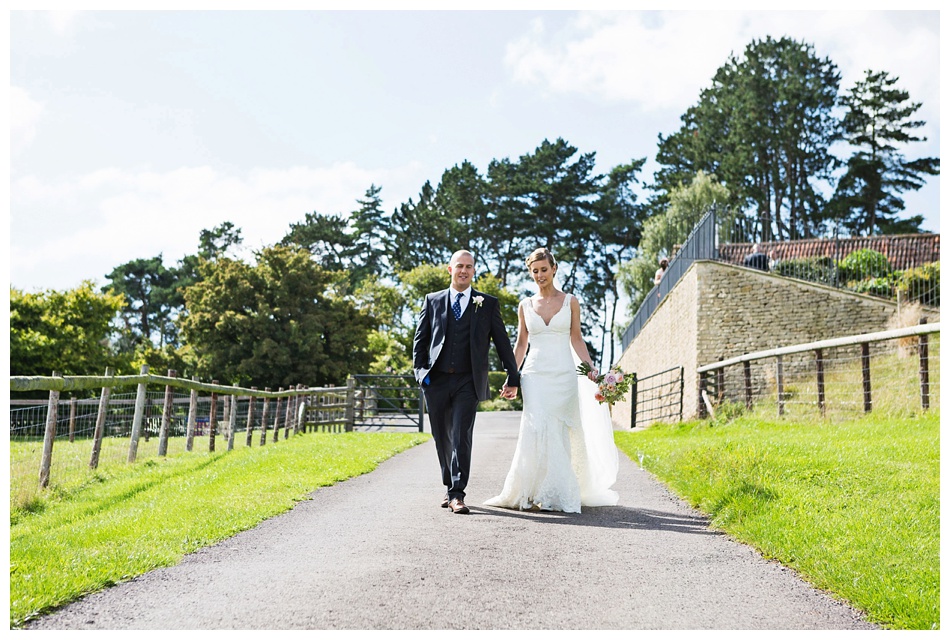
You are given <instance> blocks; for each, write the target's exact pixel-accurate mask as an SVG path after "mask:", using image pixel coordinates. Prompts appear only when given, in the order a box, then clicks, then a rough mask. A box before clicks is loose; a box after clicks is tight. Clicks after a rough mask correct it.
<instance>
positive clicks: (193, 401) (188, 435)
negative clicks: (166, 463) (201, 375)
mask: <svg viewBox="0 0 950 640" xmlns="http://www.w3.org/2000/svg"><path fill="white" fill-rule="evenodd" d="M191 379H192V380H193V381H197V380H198V378H196V377H195V376H191ZM197 422H198V390H197V389H192V390H191V397H190V398H189V400H188V425H187V426H186V427H185V451H191V450H192V449H193V448H194V446H195V425H196V424H197Z"/></svg>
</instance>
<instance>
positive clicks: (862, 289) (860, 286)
mask: <svg viewBox="0 0 950 640" xmlns="http://www.w3.org/2000/svg"><path fill="white" fill-rule="evenodd" d="M848 288H849V289H851V290H852V291H854V292H855V293H867V294H870V295H872V296H881V297H884V298H890V297H892V295H893V284H892V283H891V279H890V278H887V277H881V278H868V279H867V280H860V281H858V282H849V283H848Z"/></svg>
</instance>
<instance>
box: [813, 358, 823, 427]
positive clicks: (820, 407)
mask: <svg viewBox="0 0 950 640" xmlns="http://www.w3.org/2000/svg"><path fill="white" fill-rule="evenodd" d="M815 370H816V371H817V372H818V410H819V411H821V417H822V418H824V417H825V361H824V359H823V358H822V354H821V349H815Z"/></svg>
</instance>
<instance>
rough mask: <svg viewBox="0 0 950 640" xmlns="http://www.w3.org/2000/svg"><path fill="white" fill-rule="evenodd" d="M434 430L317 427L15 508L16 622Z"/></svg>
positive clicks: (286, 503) (164, 560) (148, 466)
mask: <svg viewBox="0 0 950 640" xmlns="http://www.w3.org/2000/svg"><path fill="white" fill-rule="evenodd" d="M429 437H430V436H428V435H427V434H421V433H372V434H368V433H346V434H322V433H310V434H302V435H298V436H296V437H294V438H291V439H290V440H287V441H284V442H280V443H278V444H275V445H272V446H267V447H259V448H244V449H235V450H234V451H230V452H218V453H214V454H209V453H189V454H186V455H185V454H183V455H177V456H171V457H168V458H151V459H147V460H145V461H143V462H140V463H136V464H134V465H129V466H127V467H126V468H125V469H124V470H122V471H120V472H115V473H114V474H112V475H111V476H108V477H105V476H92V477H91V478H92V479H91V481H89V482H87V483H86V484H84V485H83V486H81V487H78V488H75V489H73V490H71V491H69V492H66V493H63V494H59V495H52V496H47V497H46V498H45V499H44V500H42V501H39V502H33V503H31V506H30V509H31V510H30V511H24V510H15V511H13V512H12V514H11V516H12V517H11V525H10V623H11V626H17V625H20V624H22V623H23V622H24V621H25V620H27V619H29V618H30V617H33V616H36V615H38V614H40V613H43V612H45V611H49V610H50V609H52V608H54V607H57V606H60V605H62V604H65V603H68V602H70V601H72V600H75V599H77V598H78V597H79V596H81V595H83V594H85V593H89V592H92V591H96V590H99V589H102V588H104V587H107V586H109V585H112V584H115V583H117V582H119V581H122V580H126V579H129V578H131V577H133V576H136V575H139V574H142V573H144V572H146V571H149V570H151V569H154V568H157V567H162V566H168V565H172V564H175V563H177V562H178V561H179V560H180V559H181V558H182V557H183V556H184V555H185V554H186V553H189V552H191V551H194V550H196V549H199V548H201V547H204V546H208V545H210V544H213V543H215V542H218V541H220V540H223V539H225V538H228V537H230V536H232V535H234V534H236V533H238V532H240V531H243V530H245V529H249V528H251V527H253V526H254V525H256V524H257V523H259V522H261V521H262V520H265V519H267V518H270V517H272V516H275V515H277V514H279V513H282V512H284V511H287V510H288V509H290V508H291V507H293V505H294V504H295V503H296V502H298V501H299V500H302V499H304V498H306V496H307V495H308V494H309V493H310V492H312V491H313V490H314V489H316V488H318V487H321V486H326V485H330V484H333V483H336V482H340V481H342V480H345V479H347V478H351V477H354V476H357V475H360V474H363V473H367V472H369V471H372V470H373V469H375V468H376V466H377V465H378V464H379V463H380V462H382V461H383V460H385V459H387V458H389V457H391V456H393V455H395V454H396V453H398V452H400V451H403V450H404V449H407V448H409V447H412V446H414V445H416V444H418V443H420V442H423V441H425V440H427V439H428V438H429ZM11 455H15V454H14V452H12V451H11Z"/></svg>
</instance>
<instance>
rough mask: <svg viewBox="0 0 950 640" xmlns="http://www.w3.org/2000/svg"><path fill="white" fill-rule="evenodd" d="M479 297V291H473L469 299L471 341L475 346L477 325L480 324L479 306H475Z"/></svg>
mask: <svg viewBox="0 0 950 640" xmlns="http://www.w3.org/2000/svg"><path fill="white" fill-rule="evenodd" d="M479 295H480V294H479V293H478V291H475V289H472V293H471V297H470V298H469V299H468V306H469V308H471V310H472V323H471V326H470V327H469V341H470V342H471V343H472V344H473V345H474V344H475V324H476V323H477V322H478V316H479V315H480V314H479V313H478V311H479V307H478V305H477V304H475V298H476V297H477V296H479ZM474 352H475V351H474V349H473V351H472V353H474Z"/></svg>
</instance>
